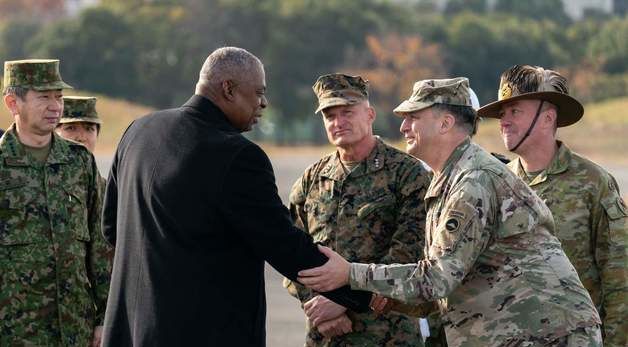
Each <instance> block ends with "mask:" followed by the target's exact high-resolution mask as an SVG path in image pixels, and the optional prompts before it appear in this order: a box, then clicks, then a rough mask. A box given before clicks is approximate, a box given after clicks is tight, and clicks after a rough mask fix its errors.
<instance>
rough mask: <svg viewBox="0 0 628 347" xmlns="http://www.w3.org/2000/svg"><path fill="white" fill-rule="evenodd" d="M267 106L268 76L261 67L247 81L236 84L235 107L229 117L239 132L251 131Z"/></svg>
mask: <svg viewBox="0 0 628 347" xmlns="http://www.w3.org/2000/svg"><path fill="white" fill-rule="evenodd" d="M267 105H268V101H267V100H266V76H265V74H264V69H263V68H262V67H261V66H260V67H259V69H256V70H254V73H253V74H252V75H251V76H249V78H248V79H247V80H244V81H240V82H237V83H235V85H234V87H233V107H232V109H231V111H230V112H229V114H227V117H228V118H229V121H230V122H231V124H232V125H233V126H234V127H235V128H236V129H238V130H239V131H249V130H251V129H252V128H253V125H254V124H256V123H257V121H258V119H259V118H261V117H262V111H263V110H264V109H265V108H266V106H267Z"/></svg>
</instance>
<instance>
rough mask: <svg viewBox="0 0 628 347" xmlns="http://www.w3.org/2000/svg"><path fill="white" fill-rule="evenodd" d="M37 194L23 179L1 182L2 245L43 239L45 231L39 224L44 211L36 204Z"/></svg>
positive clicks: (22, 243)
mask: <svg viewBox="0 0 628 347" xmlns="http://www.w3.org/2000/svg"><path fill="white" fill-rule="evenodd" d="M35 195H36V192H34V191H31V190H29V189H28V188H27V187H26V182H25V181H23V180H10V181H3V182H0V245H3V246H13V245H25V244H30V243H35V242H41V241H42V238H43V236H44V235H42V232H43V231H42V230H41V229H42V228H41V227H39V226H38V224H39V223H38V218H40V216H39V215H40V213H41V212H42V211H39V210H40V208H38V206H37V205H36V201H35V200H36V199H35Z"/></svg>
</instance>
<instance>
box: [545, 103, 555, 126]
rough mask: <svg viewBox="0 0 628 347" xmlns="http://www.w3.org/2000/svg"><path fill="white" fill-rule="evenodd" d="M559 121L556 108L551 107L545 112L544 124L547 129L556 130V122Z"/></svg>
mask: <svg viewBox="0 0 628 347" xmlns="http://www.w3.org/2000/svg"><path fill="white" fill-rule="evenodd" d="M557 119H558V114H556V109H555V108H554V107H550V108H548V109H547V110H545V112H543V121H544V122H543V123H544V125H545V126H546V127H547V128H552V129H553V128H554V126H555V124H556V121H557Z"/></svg>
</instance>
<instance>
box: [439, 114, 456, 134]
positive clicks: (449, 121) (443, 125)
mask: <svg viewBox="0 0 628 347" xmlns="http://www.w3.org/2000/svg"><path fill="white" fill-rule="evenodd" d="M455 125H456V118H455V117H454V116H453V115H451V114H449V113H443V114H442V115H441V117H440V129H439V130H440V133H441V134H446V133H448V132H449V131H450V130H451V129H452V128H453V127H454V126H455Z"/></svg>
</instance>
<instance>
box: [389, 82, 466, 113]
mask: <svg viewBox="0 0 628 347" xmlns="http://www.w3.org/2000/svg"><path fill="white" fill-rule="evenodd" d="M469 90H470V88H469V80H468V79H467V78H466V77H456V78H447V79H429V80H421V81H418V82H416V83H414V86H413V87H412V95H410V97H409V98H408V99H407V100H404V101H403V102H402V103H401V104H399V106H397V107H396V108H395V109H394V110H393V112H394V113H395V114H396V115H398V116H403V114H404V113H410V112H416V111H421V110H423V109H426V108H428V107H431V106H432V105H435V104H446V105H458V106H469V107H473V103H472V102H471V94H470V91H469Z"/></svg>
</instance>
